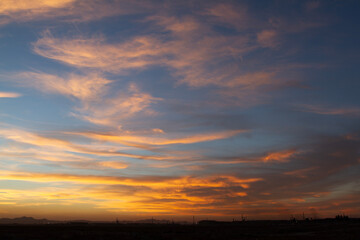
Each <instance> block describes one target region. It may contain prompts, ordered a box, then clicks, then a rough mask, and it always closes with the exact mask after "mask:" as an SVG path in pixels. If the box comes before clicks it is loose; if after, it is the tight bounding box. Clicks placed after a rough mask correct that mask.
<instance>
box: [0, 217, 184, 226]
mask: <svg viewBox="0 0 360 240" xmlns="http://www.w3.org/2000/svg"><path fill="white" fill-rule="evenodd" d="M54 223H69V224H87V223H116V222H115V221H113V222H112V221H100V222H99V221H88V220H70V221H54V220H48V219H46V218H43V219H35V218H33V217H25V216H24V217H20V218H0V224H54ZM117 223H120V224H128V223H135V224H169V223H170V221H169V220H158V219H143V220H136V221H117ZM177 223H180V222H177ZM181 224H187V222H181Z"/></svg>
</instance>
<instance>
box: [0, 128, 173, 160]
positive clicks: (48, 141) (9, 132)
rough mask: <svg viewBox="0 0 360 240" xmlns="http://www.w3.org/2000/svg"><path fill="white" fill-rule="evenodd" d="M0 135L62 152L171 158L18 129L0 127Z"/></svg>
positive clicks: (156, 158) (140, 157)
mask: <svg viewBox="0 0 360 240" xmlns="http://www.w3.org/2000/svg"><path fill="white" fill-rule="evenodd" d="M0 136H1V137H3V138H5V139H8V140H12V141H14V142H18V143H24V144H29V145H33V146H36V147H39V148H46V149H47V150H50V149H51V150H52V151H62V152H72V153H83V154H90V155H94V156H120V157H128V158H136V159H143V160H146V159H148V160H150V159H152V160H165V159H172V157H171V156H170V157H169V156H159V155H148V156H146V155H139V154H132V153H127V152H122V151H117V150H116V148H115V149H114V147H109V146H101V145H100V146H96V145H92V146H87V145H82V144H75V143H72V142H70V141H67V140H62V139H58V138H53V137H46V136H41V135H38V134H34V133H31V132H28V131H24V130H19V129H0Z"/></svg>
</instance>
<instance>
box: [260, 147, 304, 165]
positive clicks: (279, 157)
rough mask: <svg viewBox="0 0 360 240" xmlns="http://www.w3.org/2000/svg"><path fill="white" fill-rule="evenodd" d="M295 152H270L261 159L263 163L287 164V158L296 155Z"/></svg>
mask: <svg viewBox="0 0 360 240" xmlns="http://www.w3.org/2000/svg"><path fill="white" fill-rule="evenodd" d="M296 153H297V152H296V150H293V149H291V150H285V151H280V152H271V153H268V154H267V155H266V156H265V157H263V158H262V160H263V161H264V162H271V161H275V162H288V161H289V158H290V157H292V156H293V155H294V154H296Z"/></svg>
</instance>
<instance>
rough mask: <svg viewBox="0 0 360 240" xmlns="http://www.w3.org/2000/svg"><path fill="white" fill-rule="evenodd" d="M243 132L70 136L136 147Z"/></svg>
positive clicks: (211, 138)
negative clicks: (180, 134)
mask: <svg viewBox="0 0 360 240" xmlns="http://www.w3.org/2000/svg"><path fill="white" fill-rule="evenodd" d="M243 132H246V130H228V131H222V132H213V133H205V134H194V135H190V136H187V137H182V138H165V137H164V136H163V137H145V136H137V135H125V134H121V133H120V134H118V135H110V134H98V133H86V132H80V133H70V134H78V135H81V136H86V137H88V138H93V139H97V140H101V141H109V142H115V143H121V144H124V145H130V146H137V145H141V144H144V145H154V146H160V145H171V144H193V143H199V142H208V141H214V140H220V139H226V138H230V137H233V136H236V135H238V134H240V133H243Z"/></svg>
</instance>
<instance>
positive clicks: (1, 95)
mask: <svg viewBox="0 0 360 240" xmlns="http://www.w3.org/2000/svg"><path fill="white" fill-rule="evenodd" d="M21 96H22V95H21V94H20V93H14V92H0V98H18V97H21Z"/></svg>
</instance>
